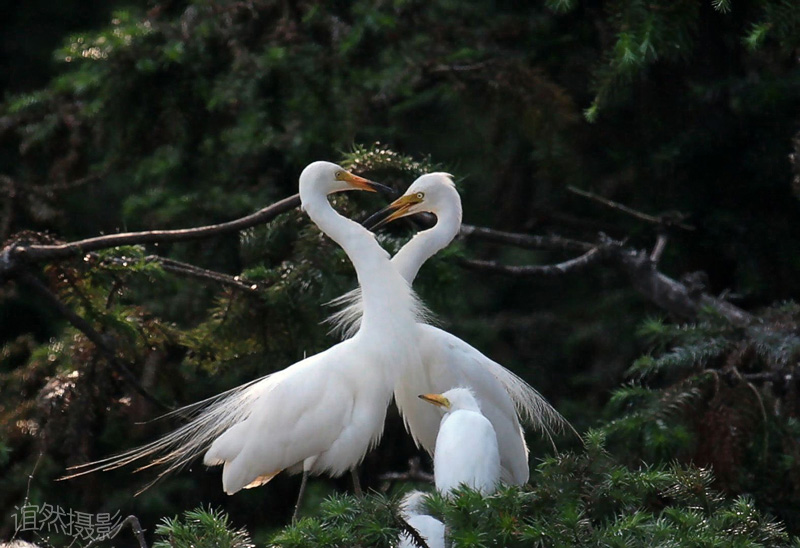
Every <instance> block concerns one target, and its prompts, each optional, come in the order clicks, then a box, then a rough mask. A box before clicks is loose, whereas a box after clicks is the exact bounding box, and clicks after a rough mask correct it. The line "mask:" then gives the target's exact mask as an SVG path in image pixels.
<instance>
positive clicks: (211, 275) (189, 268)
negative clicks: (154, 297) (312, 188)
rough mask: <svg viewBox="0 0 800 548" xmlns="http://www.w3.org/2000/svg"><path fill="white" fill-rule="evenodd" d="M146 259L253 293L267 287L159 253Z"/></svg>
mask: <svg viewBox="0 0 800 548" xmlns="http://www.w3.org/2000/svg"><path fill="white" fill-rule="evenodd" d="M106 260H107V261H110V262H113V263H114V264H118V265H123V266H125V265H126V263H127V262H128V261H126V259H123V258H118V257H115V258H111V259H106ZM144 260H145V262H148V263H158V264H159V265H160V266H161V268H163V269H164V270H166V271H167V272H172V273H174V274H179V275H182V276H187V277H190V278H196V279H198V280H204V281H210V282H215V283H218V284H221V285H225V286H228V287H232V288H233V289H237V290H239V291H243V292H245V293H250V294H253V295H258V294H259V293H260V291H261V289H264V288H265V287H266V285H263V284H262V285H259V284H257V283H255V282H252V283H247V282H244V281H242V280H241V279H240V278H239V276H231V275H229V274H223V273H222V272H217V271H215V270H208V269H205V268H200V267H199V266H195V265H193V264H189V263H184V262H182V261H176V260H175V259H169V258H167V257H161V256H159V255H148V256H146V257H145V258H144Z"/></svg>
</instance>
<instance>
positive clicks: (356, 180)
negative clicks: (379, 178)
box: [341, 171, 394, 194]
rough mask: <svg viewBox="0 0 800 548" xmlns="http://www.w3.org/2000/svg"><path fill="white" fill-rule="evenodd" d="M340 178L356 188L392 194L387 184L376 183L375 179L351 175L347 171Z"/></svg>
mask: <svg viewBox="0 0 800 548" xmlns="http://www.w3.org/2000/svg"><path fill="white" fill-rule="evenodd" d="M341 179H342V180H343V181H346V182H347V183H349V184H350V186H352V187H354V188H357V189H358V190H366V191H367V192H377V191H381V192H384V193H389V194H394V191H393V190H392V189H391V188H389V187H388V186H386V185H382V184H380V183H376V182H375V181H370V180H369V179H365V178H364V177H359V176H358V175H353V174H352V173H350V172H349V171H345V172H344V173H342V175H341Z"/></svg>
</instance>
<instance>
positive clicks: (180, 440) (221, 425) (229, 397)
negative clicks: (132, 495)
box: [59, 374, 274, 495]
mask: <svg viewBox="0 0 800 548" xmlns="http://www.w3.org/2000/svg"><path fill="white" fill-rule="evenodd" d="M272 380H273V375H272V374H271V375H266V376H264V377H261V378H258V379H255V380H253V381H250V382H248V383H246V384H243V385H241V386H237V387H236V388H232V389H231V390H228V391H226V392H223V393H222V394H218V395H216V396H213V397H211V398H208V399H206V400H203V401H200V402H197V403H193V404H191V405H187V406H185V407H181V408H180V409H176V410H175V411H171V412H170V413H167V414H165V415H163V416H161V417H159V418H160V419H165V418H171V417H176V416H179V417H185V418H188V419H189V422H188V423H186V424H184V425H183V426H181V427H180V428H178V429H177V430H174V431H173V432H170V433H169V434H166V435H164V436H162V437H161V438H159V439H157V440H155V441H153V442H150V443H148V444H146V445H143V446H140V447H136V448H133V449H130V450H128V451H124V452H122V453H118V454H116V455H112V456H110V457H107V458H104V459H101V460H97V461H93V462H87V463H84V464H79V465H76V466H71V467H70V468H69V470H72V471H74V472H73V473H71V474H69V475H66V476H64V477H61V478H59V479H62V480H65V479H70V478H74V477H77V476H82V475H84V474H89V473H92V472H97V471H107V470H113V469H116V468H120V467H123V466H127V465H129V464H132V463H134V462H137V461H140V460H142V459H151V460H150V462H149V463H146V464H144V465H143V466H140V467H139V468H137V469H136V471H137V472H138V471H141V470H144V469H147V468H150V467H153V466H161V467H162V470H161V471H160V472H159V474H158V476H157V477H156V478H155V479H154V480H153V481H151V482H150V483H148V484H147V485H145V486H144V487H143V488H142V489H140V490H139V491H138V492H137V495H138V494H139V493H141V492H142V491H144V490H146V489H147V488H149V487H150V486H151V485H153V484H154V483H156V482H157V481H158V480H159V479H161V478H162V477H164V476H165V475H167V474H169V473H171V472H174V471H176V470H180V469H181V468H183V467H184V466H186V465H187V464H189V463H190V462H191V461H193V460H194V459H195V458H197V457H198V456H199V455H200V454H201V453H203V452H205V451H206V450H207V449H208V448H209V447H210V446H211V443H212V442H213V441H214V440H215V439H217V438H218V437H219V436H221V435H222V433H223V432H225V431H226V430H228V428H230V427H232V426H233V425H235V424H237V423H239V422H241V421H243V420H245V419H246V418H247V417H249V416H250V413H251V412H252V409H253V403H254V402H255V401H256V400H257V399H258V398H259V397H261V396H262V395H264V394H266V393H267V392H269V391H270V389H271V388H272V387H273V386H274V383H273V382H272Z"/></svg>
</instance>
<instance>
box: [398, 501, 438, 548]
mask: <svg viewBox="0 0 800 548" xmlns="http://www.w3.org/2000/svg"><path fill="white" fill-rule="evenodd" d="M425 496H426V495H425V493H423V492H422V491H411V492H410V493H408V494H407V495H406V496H405V497H403V500H402V502H401V503H400V513H401V515H402V516H403V519H405V520H406V523H408V524H409V525H410V526H411V527H413V528H414V529H416V530H417V532H418V533H419V534H420V536H421V537H422V538H423V540H425V543H426V544H427V545H428V548H444V523H442V522H441V521H439V520H438V519H436V518H434V517H433V516H429V515H427V514H425V507H424V501H425ZM397 548H417V545H416V544H415V543H414V541H413V540H412V538H411V536H410V535H409V534H408V533H402V534H401V535H400V543H399V544H398V545H397Z"/></svg>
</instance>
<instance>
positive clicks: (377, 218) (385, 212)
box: [363, 172, 461, 230]
mask: <svg viewBox="0 0 800 548" xmlns="http://www.w3.org/2000/svg"><path fill="white" fill-rule="evenodd" d="M453 207H455V208H456V209H457V215H458V219H459V223H460V221H461V198H460V197H459V195H458V191H457V190H456V185H455V183H453V176H452V175H450V174H449V173H440V172H436V173H426V174H425V175H422V176H421V177H418V178H417V180H416V181H414V182H413V183H411V186H410V187H408V190H406V192H405V194H403V195H402V196H400V197H399V198H398V199H396V200H395V201H394V202H392V203H391V204H389V205H388V206H386V207H385V208H383V209H382V210H380V211H378V212H377V213H375V214H374V215H372V216H371V217H370V218H369V219H367V220H366V221H364V223H363V224H364V226H366V227H367V228H369V229H370V230H374V229H376V228H379V227H381V226H383V225H385V224H387V223H391V222H392V221H394V220H396V219H400V218H401V217H406V216H408V215H413V214H415V213H423V212H425V213H433V214H434V215H438V214H439V212H441V211H443V210H444V209H446V208H453Z"/></svg>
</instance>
